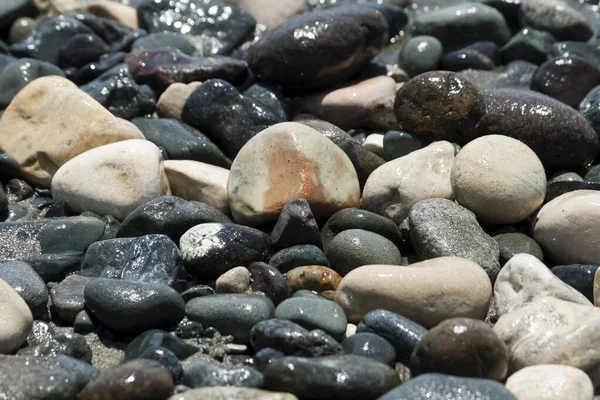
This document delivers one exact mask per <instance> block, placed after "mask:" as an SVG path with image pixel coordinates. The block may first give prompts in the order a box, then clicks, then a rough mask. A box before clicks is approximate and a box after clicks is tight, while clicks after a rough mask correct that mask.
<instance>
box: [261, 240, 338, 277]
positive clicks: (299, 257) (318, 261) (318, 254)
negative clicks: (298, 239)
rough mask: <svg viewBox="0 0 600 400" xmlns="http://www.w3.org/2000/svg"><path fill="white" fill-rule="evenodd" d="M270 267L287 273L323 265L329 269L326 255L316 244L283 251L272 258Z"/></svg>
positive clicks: (293, 247) (302, 245)
mask: <svg viewBox="0 0 600 400" xmlns="http://www.w3.org/2000/svg"><path fill="white" fill-rule="evenodd" d="M269 265H271V266H273V267H275V268H277V269H279V270H280V271H281V272H283V273H285V272H288V271H289V270H292V269H294V268H296V267H302V266H305V265H323V266H325V267H329V260H327V257H326V256H325V253H323V251H322V250H321V249H320V248H318V247H317V246H315V245H314V244H301V245H298V246H292V247H288V248H287V249H283V250H281V251H279V252H277V253H275V254H273V256H272V257H271V259H270V260H269Z"/></svg>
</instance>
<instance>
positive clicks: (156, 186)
mask: <svg viewBox="0 0 600 400" xmlns="http://www.w3.org/2000/svg"><path fill="white" fill-rule="evenodd" d="M52 194H53V196H54V199H55V200H56V201H62V202H65V203H66V204H67V205H68V206H69V207H70V208H71V209H72V210H75V211H78V212H83V211H92V212H95V213H96V214H100V215H112V216H113V217H115V218H118V219H121V220H122V219H124V218H125V217H127V215H129V213H130V212H132V211H133V210H135V209H136V208H137V207H139V206H140V205H142V204H144V203H147V202H148V201H150V200H153V199H155V198H157V197H160V196H164V195H166V194H170V189H169V183H168V181H167V178H166V175H165V172H164V165H163V160H162V155H161V153H160V150H159V149H158V147H156V146H155V145H154V144H152V143H150V142H149V141H146V140H126V141H122V142H118V143H112V144H109V145H105V146H101V147H97V148H95V149H93V150H90V151H87V152H85V153H83V154H80V155H79V156H77V157H75V158H74V159H72V160H70V161H69V162H67V163H66V164H65V165H63V166H62V167H61V168H60V169H59V170H58V171H57V172H56V175H55V176H54V178H53V179H52Z"/></svg>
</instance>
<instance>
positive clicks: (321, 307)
mask: <svg viewBox="0 0 600 400" xmlns="http://www.w3.org/2000/svg"><path fill="white" fill-rule="evenodd" d="M274 317H275V318H280V319H287V320H290V321H293V322H295V323H297V324H298V325H300V326H303V327H304V328H306V329H308V330H314V329H321V330H323V331H324V332H326V333H327V334H329V335H331V336H332V337H333V338H335V339H337V340H341V339H342V338H343V337H344V334H345V333H346V325H347V324H348V321H347V320H346V314H344V310H343V309H342V308H341V307H340V306H339V305H338V304H336V303H334V302H333V301H329V300H325V299H323V300H313V299H308V298H301V297H295V298H291V299H287V300H284V301H283V302H282V303H281V304H279V305H278V306H277V308H276V309H275V314H274Z"/></svg>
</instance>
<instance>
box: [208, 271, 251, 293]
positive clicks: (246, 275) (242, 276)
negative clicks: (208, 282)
mask: <svg viewBox="0 0 600 400" xmlns="http://www.w3.org/2000/svg"><path fill="white" fill-rule="evenodd" d="M250 281H251V277H250V271H248V268H246V267H235V268H233V269H230V270H229V271H227V272H225V273H223V274H222V275H221V276H219V277H218V278H217V282H216V283H215V292H217V293H238V294H241V293H246V292H247V291H248V289H250Z"/></svg>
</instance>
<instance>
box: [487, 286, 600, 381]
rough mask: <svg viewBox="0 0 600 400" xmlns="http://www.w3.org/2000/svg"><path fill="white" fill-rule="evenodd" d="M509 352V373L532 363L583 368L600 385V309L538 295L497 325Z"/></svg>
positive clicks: (497, 329) (495, 326) (496, 328)
mask: <svg viewBox="0 0 600 400" xmlns="http://www.w3.org/2000/svg"><path fill="white" fill-rule="evenodd" d="M494 332H496V334H497V335H498V336H499V337H500V339H502V340H504V343H506V345H507V346H508V352H509V374H512V373H514V372H515V371H518V370H520V369H523V368H525V367H528V366H532V365H540V364H562V365H570V366H572V367H575V368H580V369H582V370H583V371H584V372H586V373H587V374H588V376H589V377H590V378H591V379H592V382H593V383H594V386H598V385H599V384H600V352H599V351H598V347H599V346H600V309H598V308H596V307H590V306H584V305H581V304H575V303H571V302H568V301H564V300H559V299H556V298H554V297H542V298H536V299H534V301H532V302H531V303H530V304H528V305H526V306H525V307H521V308H519V309H517V310H515V311H513V312H511V313H508V314H505V315H503V316H502V317H500V319H499V320H498V322H497V323H496V325H494Z"/></svg>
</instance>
